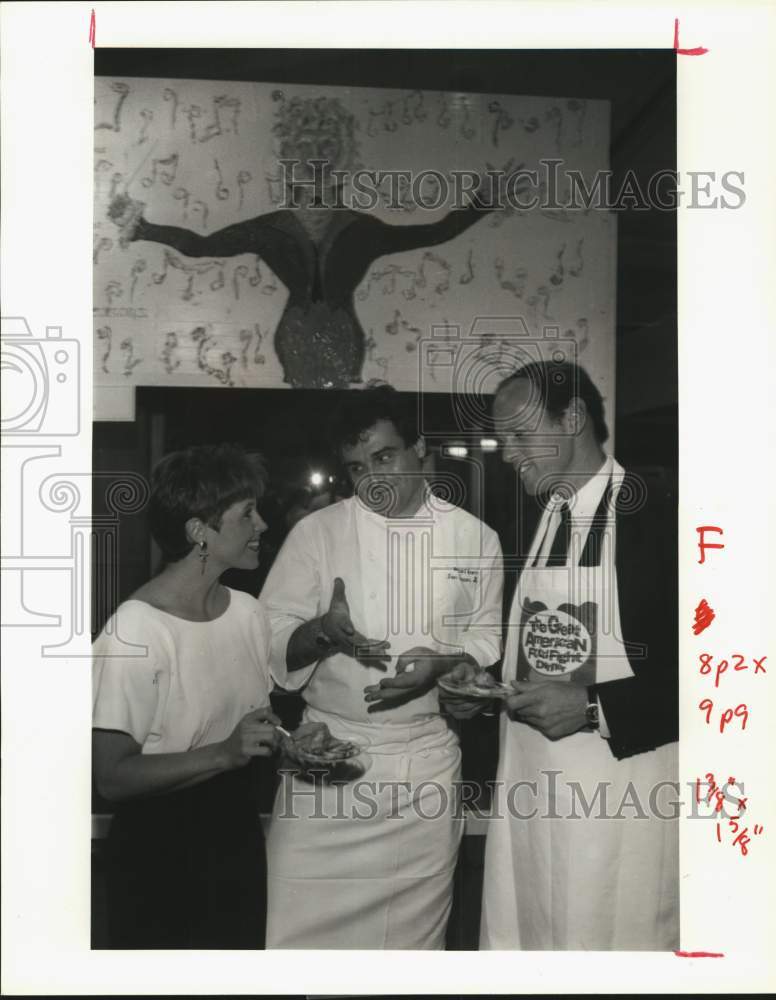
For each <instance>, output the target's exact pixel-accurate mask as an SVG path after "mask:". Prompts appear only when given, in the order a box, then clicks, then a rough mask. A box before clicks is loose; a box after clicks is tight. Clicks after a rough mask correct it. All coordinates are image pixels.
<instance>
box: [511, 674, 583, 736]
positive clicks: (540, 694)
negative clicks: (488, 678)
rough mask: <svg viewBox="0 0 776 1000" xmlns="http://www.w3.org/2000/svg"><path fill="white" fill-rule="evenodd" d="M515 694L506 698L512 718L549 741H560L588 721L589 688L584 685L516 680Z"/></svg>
mask: <svg viewBox="0 0 776 1000" xmlns="http://www.w3.org/2000/svg"><path fill="white" fill-rule="evenodd" d="M512 687H513V688H514V689H515V693H514V694H513V695H510V696H509V697H508V698H507V699H506V705H507V711H508V713H509V715H510V718H512V719H514V720H516V721H517V722H526V723H527V724H528V725H529V726H533V727H534V729H538V730H539V732H540V733H544V735H545V736H546V737H547V739H549V740H559V739H561V738H562V737H563V736H569V735H570V734H571V733H576V732H577V731H578V730H580V729H583V728H584V727H585V725H586V724H587V718H586V712H585V710H586V708H587V690H586V688H584V687H583V686H582V685H581V684H563V683H558V682H557V681H547V682H545V683H541V682H540V683H536V682H531V681H512Z"/></svg>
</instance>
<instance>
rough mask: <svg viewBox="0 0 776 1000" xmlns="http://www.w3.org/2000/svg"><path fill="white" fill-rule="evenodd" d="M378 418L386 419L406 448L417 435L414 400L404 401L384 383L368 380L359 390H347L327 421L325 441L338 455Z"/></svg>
mask: <svg viewBox="0 0 776 1000" xmlns="http://www.w3.org/2000/svg"><path fill="white" fill-rule="evenodd" d="M378 420H389V421H390V422H391V423H392V424H393V426H394V427H395V428H396V431H397V433H398V434H399V436H400V437H401V439H402V441H403V442H404V445H405V447H407V448H409V447H410V446H411V445H413V444H415V442H416V441H417V440H418V438H419V437H420V432H419V430H418V412H417V403H416V401H415V399H412V400H408V399H407V398H406V397H405V396H403V395H402V394H401V393H399V392H397V391H396V389H394V387H393V386H392V385H388V383H387V382H374V381H373V382H369V383H367V385H366V386H365V387H364V388H363V389H351V390H350V391H349V392H348V393H347V395H346V396H345V398H344V399H343V401H342V403H341V404H340V406H339V407H338V408H337V410H336V411H335V413H334V414H333V416H332V418H331V421H330V423H329V443H330V444H331V447H332V450H333V451H334V453H335V455H336V456H337V457H338V458H339V457H340V454H341V452H342V449H343V448H347V447H350V446H352V445H354V444H357V443H358V439H359V437H360V436H361V435H362V434H363V433H364V431H368V430H369V429H370V427H374V425H375V424H376V423H377V422H378Z"/></svg>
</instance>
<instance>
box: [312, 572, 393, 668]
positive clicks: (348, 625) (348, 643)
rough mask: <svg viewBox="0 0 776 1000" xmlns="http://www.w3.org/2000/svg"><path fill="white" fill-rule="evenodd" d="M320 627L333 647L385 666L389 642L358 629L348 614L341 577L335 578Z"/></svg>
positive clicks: (366, 663)
mask: <svg viewBox="0 0 776 1000" xmlns="http://www.w3.org/2000/svg"><path fill="white" fill-rule="evenodd" d="M321 630H322V632H323V634H324V636H325V638H326V639H328V641H329V643H330V646H329V648H330V649H332V650H333V651H336V652H339V653H345V654H346V655H347V656H352V657H353V659H355V660H359V661H360V662H361V663H364V664H365V665H366V666H370V667H379V668H380V669H381V670H385V669H386V668H385V662H384V661H385V660H389V659H390V654H389V653H388V652H387V650H388V648H389V647H390V643H389V642H387V641H386V640H383V641H378V640H377V639H368V638H367V637H366V636H365V635H362V634H361V632H359V631H358V629H357V628H356V627H355V625H354V624H353V621H352V619H351V617H350V607H349V605H348V601H347V598H346V597H345V583H344V581H343V580H342V579H341V578H340V577H336V578H335V580H334V592H333V593H332V595H331V602H330V603H329V610H328V611H327V612H326V614H325V615H324V616H323V618H322V619H321Z"/></svg>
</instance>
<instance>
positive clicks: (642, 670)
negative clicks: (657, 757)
mask: <svg viewBox="0 0 776 1000" xmlns="http://www.w3.org/2000/svg"><path fill="white" fill-rule="evenodd" d="M629 480H630V482H629ZM629 485H630V487H631V488H630V489H628V486H629ZM619 496H620V498H626V499H624V500H622V502H620V501H619V500H618V502H617V505H616V507H615V511H616V525H617V527H616V531H617V583H618V589H619V600H620V618H621V621H622V633H623V635H622V638H623V639H624V640H625V642H626V652H627V654H628V660H629V662H630V665H631V668H632V669H633V673H634V676H633V677H629V678H625V679H624V680H619V681H608V682H606V683H604V684H598V685H596V687H595V692H596V694H597V695H598V697H599V699H600V701H601V707H602V708H603V711H604V715H605V716H606V723H607V725H608V727H609V730H610V732H611V737H610V739H609V746H610V748H611V750H612V753H613V754H614V755H615V756H616V757H618V758H623V757H630V756H632V755H633V754H636V753H642V752H643V751H645V750H654V749H655V748H656V747H659V746H662V745H663V744H664V743H672V742H674V741H675V740H677V739H678V738H679V622H678V613H679V585H678V572H679V567H678V504H677V497H676V493H675V491H674V490H673V489H672V488H671V487H670V486H669V485H667V484H666V483H665V482H661V481H660V480H658V479H657V478H654V479H653V478H648V477H646V476H644V477H641V476H636V475H635V474H632V473H628V475H627V476H626V483H625V488H624V489H623V490H622V491H621V492H620V494H619ZM628 497H632V498H634V499H633V500H630V499H627V498H628ZM640 497H643V503H642V502H641V501H640V500H639V498H640ZM629 508H634V509H629ZM636 508H637V509H636Z"/></svg>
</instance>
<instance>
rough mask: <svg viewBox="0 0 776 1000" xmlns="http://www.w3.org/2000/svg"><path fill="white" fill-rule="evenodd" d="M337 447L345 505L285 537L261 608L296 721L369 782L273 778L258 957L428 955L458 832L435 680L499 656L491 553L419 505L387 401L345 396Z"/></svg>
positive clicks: (421, 498) (464, 523)
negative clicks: (347, 746) (347, 952)
mask: <svg viewBox="0 0 776 1000" xmlns="http://www.w3.org/2000/svg"><path fill="white" fill-rule="evenodd" d="M333 437H334V440H335V443H336V445H337V447H338V451H339V454H340V457H341V458H342V460H343V462H344V465H345V468H346V470H347V471H348V473H349V475H350V478H351V480H352V481H353V483H354V484H355V486H356V495H355V496H354V497H352V498H350V499H348V500H343V501H340V502H339V503H335V504H333V505H331V506H330V507H327V508H325V509H324V510H321V511H317V512H315V513H312V514H310V515H308V516H307V517H305V518H304V519H302V520H301V521H300V522H299V523H298V524H297V525H296V526H295V527H294V528H293V530H292V531H291V533H290V534H289V536H288V538H287V540H286V542H285V544H284V546H283V548H282V549H281V551H280V553H279V554H278V557H277V559H276V560H275V563H274V564H273V566H272V569H271V571H270V574H269V576H268V579H267V582H266V584H265V587H264V590H263V591H262V594H261V601H262V603H263V604H264V605H265V607H266V609H267V612H268V615H269V618H270V622H271V626H272V631H273V673H274V675H275V678H276V680H277V682H278V683H279V684H280V685H281V686H283V687H285V688H286V689H290V690H301V691H302V692H303V697H304V699H305V702H306V709H305V713H304V721H305V722H324V723H326V725H327V726H328V728H329V730H330V731H331V733H332V735H333V736H335V737H337V738H340V739H344V740H352V741H355V742H357V743H359V744H361V745H362V746H363V747H364V748H365V753H364V754H363V755H362V756H361V757H359V758H358V760H357V763H358V762H359V761H366V763H367V764H368V768H367V770H366V771H365V773H364V774H363V776H357V777H355V778H354V780H351V781H349V782H345V783H339V784H328V785H327V784H319V785H317V786H313V785H311V784H309V783H306V782H305V781H304V780H302V779H301V778H299V777H298V776H296V777H294V776H291V775H290V774H287V775H285V776H284V778H283V780H282V781H281V785H280V788H279V790H278V795H277V799H276V803H275V809H274V813H273V818H272V823H271V827H270V831H269V836H268V843H267V855H268V917H267V947H268V948H341V949H356V948H372V949H378V948H379V949H442V948H444V942H445V930H446V925H447V919H448V916H449V913H450V907H451V903H452V890H453V875H454V871H455V864H456V858H457V853H458V846H459V842H460V837H461V833H462V818H461V816H460V810H459V809H458V808H457V803H456V800H455V789H454V782H456V780H457V779H458V778H459V767H460V750H459V747H458V739H457V737H456V735H455V734H454V733H453V732H452V731H451V730H450V728H449V727H448V725H447V722H446V721H445V719H444V718H442V716H441V715H440V712H439V701H438V695H437V688H436V678H437V677H438V676H440V675H441V674H442V673H444V672H446V671H448V670H450V669H452V668H453V667H455V666H456V665H457V664H460V663H462V662H463V663H468V664H477V665H479V666H483V667H484V666H488V665H491V664H494V663H495V662H497V660H498V659H499V656H500V651H501V641H500V633H501V593H502V568H501V549H500V545H499V542H498V538H497V536H496V534H495V533H494V532H493V531H491V530H490V529H489V528H488V527H486V526H485V525H484V524H483V523H482V522H481V521H479V520H478V519H477V518H475V517H473V516H472V515H471V514H468V513H467V512H466V511H464V510H462V509H460V508H458V507H455V506H453V505H452V504H450V503H447V502H446V501H444V500H441V499H440V498H439V497H436V496H434V495H433V494H432V493H431V492H430V491H429V489H428V486H427V484H426V481H425V478H424V475H423V471H422V469H423V458H424V454H425V453H424V444H423V440H422V438H420V437H419V435H418V430H417V424H416V423H415V412H414V408H413V411H412V413H411V414H409V415H408V414H407V413H406V412H405V411H404V409H403V404H402V401H401V397H399V396H398V394H397V393H396V392H395V390H393V389H391V388H390V387H388V386H382V387H379V388H367V389H364V390H362V391H360V392H354V393H352V394H350V396H349V397H348V400H347V402H346V403H345V405H344V407H343V411H342V413H341V415H340V419H339V421H338V422H337V424H336V425H335V433H334V435H333ZM365 649H367V651H368V655H364V650H365Z"/></svg>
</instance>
